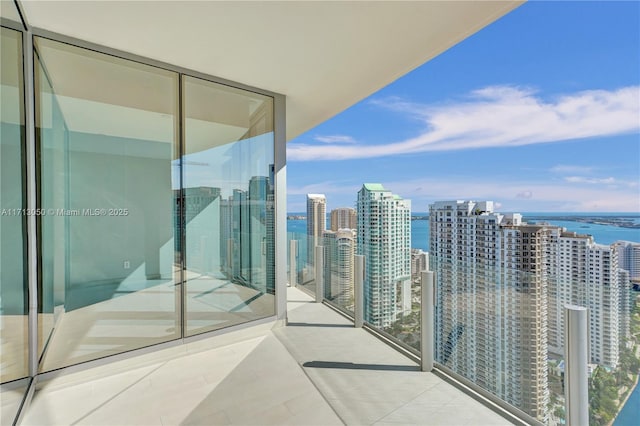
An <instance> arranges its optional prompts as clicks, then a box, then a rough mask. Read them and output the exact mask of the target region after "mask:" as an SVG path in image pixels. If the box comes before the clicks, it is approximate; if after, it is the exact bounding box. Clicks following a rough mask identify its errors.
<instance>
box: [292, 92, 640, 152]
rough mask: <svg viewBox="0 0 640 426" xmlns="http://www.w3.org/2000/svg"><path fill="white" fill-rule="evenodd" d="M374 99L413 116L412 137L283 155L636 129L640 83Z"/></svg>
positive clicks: (515, 142) (299, 148)
mask: <svg viewBox="0 0 640 426" xmlns="http://www.w3.org/2000/svg"><path fill="white" fill-rule="evenodd" d="M374 103H375V104H376V105H378V106H380V107H384V108H387V109H390V110H394V111H398V112H402V113H406V114H410V115H412V116H414V117H416V118H418V119H419V120H421V121H423V122H424V124H425V129H426V130H425V131H424V132H423V133H422V134H420V135H418V136H416V137H414V138H410V139H407V140H403V141H399V142H393V143H388V144H378V145H371V144H370V145H366V144H362V143H350V144H349V145H348V146H343V145H341V146H335V145H331V146H326V145H325V146H323V145H313V144H306V143H293V144H290V145H289V146H288V158H289V159H290V160H293V161H310V160H346V159H357V158H372V157H383V156H390V155H402V154H411V153H418V152H427V151H448V150H461V149H472V148H488V147H509V146H520V145H529V144H538V143H550V142H558V141H566V140H571V139H580V138H589V137H597V136H607V135H618V134H625V133H631V132H637V131H638V130H640V119H639V118H638V117H640V86H631V87H624V88H621V89H618V90H612V91H607V90H589V91H581V92H577V93H573V94H568V95H563V96H559V97H556V98H554V99H550V100H547V99H543V98H542V97H540V96H537V95H536V93H535V92H534V91H533V90H532V89H529V88H519V87H512V86H490V87H485V88H482V89H479V90H476V91H473V92H471V93H470V94H469V95H468V96H467V97H466V98H465V99H463V100H462V101H458V102H452V103H448V104H443V105H423V104H415V103H410V102H406V101H403V100H401V99H398V98H390V99H383V100H377V101H375V102H374Z"/></svg>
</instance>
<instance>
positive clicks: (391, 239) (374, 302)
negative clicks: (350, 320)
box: [357, 183, 411, 328]
mask: <svg viewBox="0 0 640 426" xmlns="http://www.w3.org/2000/svg"><path fill="white" fill-rule="evenodd" d="M357 215H358V234H357V240H358V241H357V247H358V248H357V254H359V255H363V256H364V257H365V277H364V319H365V321H367V322H369V323H371V324H372V325H374V326H376V327H381V328H384V327H388V326H389V325H391V323H393V322H394V321H395V320H396V317H397V315H398V314H399V313H401V312H405V311H408V310H410V309H411V304H410V301H411V202H410V201H409V200H404V199H402V198H401V197H399V196H397V195H394V194H392V193H391V192H390V191H387V190H386V189H385V188H384V187H383V186H382V185H380V184H368V183H367V184H364V185H363V186H362V189H361V190H360V191H359V192H358V201H357ZM399 296H400V297H399ZM407 300H408V301H409V303H408V305H409V306H408V307H407V306H406V305H407V304H406V303H403V301H407Z"/></svg>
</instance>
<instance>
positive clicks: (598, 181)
mask: <svg viewBox="0 0 640 426" xmlns="http://www.w3.org/2000/svg"><path fill="white" fill-rule="evenodd" d="M564 180H565V181H566V182H570V183H586V184H590V185H609V186H610V187H611V185H615V186H618V185H620V186H627V187H629V188H635V187H637V186H638V182H637V181H624V180H619V179H615V178H613V177H606V178H594V177H585V176H565V177H564Z"/></svg>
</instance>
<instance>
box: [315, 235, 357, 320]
mask: <svg viewBox="0 0 640 426" xmlns="http://www.w3.org/2000/svg"><path fill="white" fill-rule="evenodd" d="M323 240H324V241H323V243H324V286H325V287H324V291H325V298H327V299H328V300H331V301H332V302H333V303H335V304H337V305H338V306H341V307H343V308H345V309H349V310H353V303H354V299H353V286H354V282H353V279H354V262H355V258H354V256H355V254H356V230H355V229H340V230H338V231H337V232H334V231H324V233H323Z"/></svg>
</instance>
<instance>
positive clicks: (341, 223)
mask: <svg viewBox="0 0 640 426" xmlns="http://www.w3.org/2000/svg"><path fill="white" fill-rule="evenodd" d="M357 226H358V222H357V218H356V211H355V209H352V208H351V207H340V208H337V209H333V210H331V230H332V231H333V232H338V230H339V229H356V227H357Z"/></svg>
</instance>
